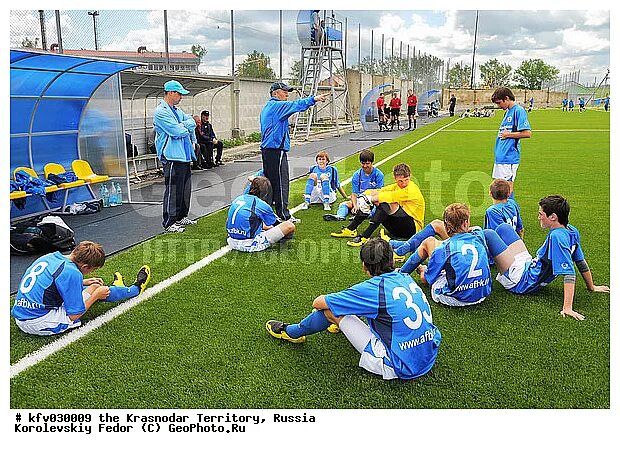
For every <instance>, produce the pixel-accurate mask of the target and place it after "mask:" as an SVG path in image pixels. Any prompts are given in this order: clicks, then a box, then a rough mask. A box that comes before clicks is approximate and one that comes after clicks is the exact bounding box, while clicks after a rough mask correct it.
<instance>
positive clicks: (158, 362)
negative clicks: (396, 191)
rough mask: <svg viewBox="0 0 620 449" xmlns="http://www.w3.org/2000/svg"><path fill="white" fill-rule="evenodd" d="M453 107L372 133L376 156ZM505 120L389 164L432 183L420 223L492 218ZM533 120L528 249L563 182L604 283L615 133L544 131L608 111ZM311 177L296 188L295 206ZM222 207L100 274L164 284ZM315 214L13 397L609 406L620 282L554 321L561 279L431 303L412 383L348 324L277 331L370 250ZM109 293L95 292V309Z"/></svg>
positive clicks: (79, 404)
mask: <svg viewBox="0 0 620 449" xmlns="http://www.w3.org/2000/svg"><path fill="white" fill-rule="evenodd" d="M450 120H453V119H446V120H442V121H441V122H439V123H436V124H433V125H429V126H426V127H424V128H422V129H419V130H417V131H415V132H413V133H409V134H407V135H405V136H403V137H401V138H398V139H395V140H393V141H391V142H387V143H385V144H382V145H380V146H378V147H375V148H374V151H375V155H376V159H377V160H381V159H382V158H384V157H386V156H388V155H390V154H392V153H394V152H395V151H397V150H399V149H401V148H403V147H405V146H407V145H408V144H410V143H412V142H414V141H416V140H418V139H419V138H420V137H422V136H425V135H428V134H430V133H431V132H433V131H435V130H437V129H438V128H439V127H441V126H443V125H445V124H447V123H449V121H450ZM499 120H500V117H499V116H496V117H494V118H491V119H474V118H469V119H465V120H461V121H459V122H458V123H456V124H454V125H452V126H450V127H448V128H447V129H446V130H445V131H442V132H439V133H438V134H436V135H434V136H432V137H431V138H429V139H427V140H425V141H424V142H422V143H420V144H418V145H416V146H414V147H412V148H411V149H409V150H407V151H406V152H404V153H403V154H401V155H400V156H398V157H396V158H394V159H392V160H391V161H389V162H388V163H387V164H385V165H384V166H382V167H381V168H382V169H383V171H384V173H385V174H386V180H387V181H389V182H391V181H392V176H391V167H392V166H393V165H394V164H396V163H398V162H407V163H408V164H410V166H411V167H412V170H413V176H414V177H415V178H416V179H417V181H418V184H419V185H420V188H421V189H422V192H423V193H424V195H425V197H426V200H427V211H426V221H427V222H429V221H430V220H431V219H433V218H437V217H439V216H440V214H441V212H442V210H443V207H445V205H447V204H449V203H451V202H454V201H467V202H468V203H470V204H471V206H472V211H473V217H472V222H474V223H478V224H481V223H482V217H483V214H484V210H485V209H486V207H487V206H488V205H489V204H490V200H489V199H488V195H487V189H488V184H489V183H490V176H489V173H490V172H491V169H492V165H493V143H494V139H495V135H496V132H497V128H498V126H499ZM530 120H531V123H532V128H533V130H534V135H533V138H532V139H529V140H527V141H523V143H522V149H523V155H522V161H521V168H520V169H519V173H518V177H517V182H516V184H515V186H516V188H515V190H516V198H517V200H518V201H519V203H520V206H521V210H522V214H523V221H524V225H525V242H526V245H527V246H528V249H530V252H534V251H535V250H536V249H537V248H538V247H539V246H540V244H541V243H542V241H543V239H544V237H545V231H544V230H542V229H540V228H539V225H538V222H537V220H536V213H537V209H538V205H537V202H538V200H539V199H540V198H541V197H543V196H545V195H548V194H552V193H558V194H562V195H564V196H566V197H567V198H568V199H569V201H570V203H571V206H572V212H571V216H570V221H571V223H572V224H574V225H575V226H577V227H578V228H579V230H580V231H581V236H582V243H583V247H584V252H585V254H586V258H587V260H588V263H589V265H590V267H591V268H592V271H593V274H594V280H595V282H596V283H598V284H607V285H608V284H609V279H610V271H609V253H610V251H609V148H610V147H609V145H610V143H609V132H590V131H582V132H575V131H570V132H569V131H566V132H558V131H555V132H544V130H563V129H564V130H568V129H570V130H573V129H585V130H587V129H608V128H609V116H608V115H607V114H601V113H596V112H593V113H586V114H577V113H572V114H566V113H561V112H560V111H534V113H532V114H530ZM474 129H477V130H479V131H476V132H472V131H469V130H474ZM293 151H294V150H293ZM337 167H338V169H339V171H340V176H341V179H345V178H347V177H349V176H350V175H351V174H352V173H353V171H354V170H356V169H357V168H358V167H359V163H358V161H357V156H356V155H355V156H352V157H350V158H348V159H346V160H343V161H340V162H339V163H338V164H337ZM303 186H304V181H301V182H296V183H294V184H293V185H292V192H291V203H292V204H297V203H299V202H300V201H301V194H302V191H303ZM345 190H347V191H350V186H346V187H345ZM225 212H226V211H220V212H218V213H215V214H212V215H211V216H208V217H205V218H203V219H201V220H199V222H198V224H197V225H196V226H193V227H190V228H188V229H187V231H186V232H185V233H184V234H182V235H175V236H172V235H163V236H160V237H157V238H155V239H152V240H150V241H148V242H145V243H143V244H141V245H137V246H136V247H134V248H132V249H130V250H128V251H126V252H123V253H121V254H119V255H117V256H114V257H112V258H110V260H108V262H107V263H106V266H105V267H104V268H102V269H101V270H100V271H99V272H98V273H96V275H100V276H103V277H105V278H106V279H108V278H111V275H112V273H113V272H114V271H116V270H120V271H121V272H123V274H125V276H126V277H129V276H130V273H134V272H135V270H137V268H138V267H139V266H140V265H141V264H142V263H149V264H150V265H151V267H152V269H153V283H157V282H159V281H162V280H164V279H166V278H168V277H169V276H171V275H172V274H174V273H176V272H178V271H180V270H181V269H182V268H184V267H185V266H188V265H190V264H191V263H192V262H194V261H196V260H199V259H200V258H202V257H204V256H205V255H207V254H209V253H211V252H213V251H214V250H215V249H217V248H219V247H220V246H222V245H223V244H225V231H224V227H225V219H226V214H225ZM322 214H323V211H322V209H321V208H320V207H318V206H317V207H312V208H311V209H310V210H308V211H303V212H299V213H298V214H297V216H299V217H300V218H302V220H303V221H302V223H301V224H300V225H299V227H298V231H297V233H296V237H295V240H293V241H292V242H289V243H286V244H282V245H279V246H278V247H276V248H273V249H271V250H269V251H267V252H265V253H262V254H239V253H230V254H229V255H227V256H225V257H223V258H221V259H219V260H217V261H215V262H214V263H212V264H210V265H208V266H207V267H205V268H204V269H202V270H200V271H199V272H196V273H195V274H193V275H191V276H190V277H188V278H186V279H184V280H183V281H181V282H179V283H177V284H175V285H173V286H171V287H170V288H168V289H167V290H165V291H164V292H162V293H160V294H158V295H156V296H154V297H153V298H151V299H149V300H147V301H145V302H143V303H142V304H140V305H139V306H137V307H135V308H133V309H132V310H130V311H129V312H127V313H125V314H124V315H122V316H120V317H119V318H117V319H115V320H113V321H111V322H110V323H108V324H106V325H104V326H102V327H101V328H99V329H98V330H97V331H95V332H92V333H90V334H89V335H88V336H86V337H85V338H83V339H81V340H80V341H78V342H76V343H74V344H72V345H70V346H69V347H67V348H65V349H63V350H62V351H60V352H58V353H56V354H54V355H53V356H51V357H49V358H48V359H46V360H44V361H42V362H40V363H39V364H38V365H36V366H34V367H32V368H30V369H28V370H27V371H25V372H23V373H22V374H20V375H19V376H17V377H15V378H14V379H12V381H11V407H13V408H227V409H230V408H609V407H610V367H609V360H610V337H609V335H610V313H609V309H610V307H609V296H608V295H604V294H594V293H590V292H588V291H587V290H586V289H585V286H584V284H583V281H581V280H578V283H577V289H576V295H575V297H576V299H575V309H576V310H577V311H579V312H581V313H583V314H585V315H586V317H587V319H586V320H585V321H583V322H577V321H575V320H573V319H569V318H561V317H560V315H559V313H558V312H559V310H560V308H561V303H562V282H561V280H556V281H555V282H554V283H552V284H551V285H549V286H547V287H546V288H545V289H543V290H542V291H541V292H540V293H538V294H535V295H531V296H515V295H512V294H509V293H507V292H505V291H504V290H503V288H502V287H501V286H500V285H499V284H498V283H497V282H494V284H493V293H492V295H491V296H490V298H488V300H487V301H485V302H484V303H483V304H480V305H479V306H475V307H472V308H469V309H452V308H448V307H443V306H440V305H436V304H434V303H432V304H431V307H432V311H433V319H434V322H435V323H436V324H437V326H438V327H439V328H440V330H441V332H442V335H443V341H442V345H441V348H440V351H439V356H438V359H437V362H436V364H435V367H434V368H433V370H432V371H431V372H430V374H428V375H427V376H425V377H424V378H421V379H419V380H416V381H408V382H402V381H390V382H386V381H383V380H381V379H380V378H378V377H377V376H374V375H371V374H369V373H367V372H365V371H364V370H362V369H361V368H359V367H358V366H357V362H358V354H357V353H356V351H355V350H354V349H353V347H352V346H351V345H350V344H349V343H348V341H347V340H346V338H345V337H344V336H343V335H342V334H336V335H332V334H329V333H327V332H325V333H322V334H319V335H313V336H310V337H309V338H308V339H307V342H306V343H305V344H303V345H292V344H288V343H286V342H281V341H277V340H274V339H272V338H271V337H270V336H269V335H268V334H267V333H266V331H265V330H264V323H265V321H267V320H268V319H274V318H275V319H283V320H286V321H289V322H290V321H293V322H294V321H296V320H299V319H301V318H303V317H304V316H305V315H306V314H307V313H309V312H310V310H311V302H312V300H313V299H314V298H315V297H316V296H318V295H320V294H323V293H327V292H332V291H338V290H341V289H343V288H345V287H347V286H349V285H351V284H353V283H355V282H359V281H361V280H363V279H364V275H363V273H362V271H361V267H360V262H359V255H358V254H359V252H358V251H357V250H354V249H352V248H349V247H347V246H346V245H345V243H346V242H345V240H338V239H332V238H330V237H329V232H331V231H332V230H334V229H339V224H338V223H335V224H334V223H327V222H324V221H323V220H322V219H321V216H322ZM362 226H365V225H362ZM320 273H326V274H325V275H323V276H322V277H320ZM423 289H424V290H425V291H426V292H427V293H428V288H427V287H426V286H424V287H423ZM109 307H111V306H110V305H107V304H97V305H96V306H95V307H93V308H92V309H91V310H90V311H89V312H88V314H87V315H86V317H85V319H84V321H87V320H88V319H92V318H93V317H94V316H97V315H99V314H101V313H103V312H104V311H105V310H106V309H108V308H109ZM53 338H54V337H44V338H41V337H37V338H35V337H28V336H26V335H23V334H22V333H20V332H19V331H18V330H17V328H16V327H15V325H14V323H13V322H11V353H10V355H11V363H14V362H15V361H17V360H18V359H20V358H21V357H23V356H24V355H26V354H28V353H29V352H31V351H33V350H35V349H37V348H39V347H41V346H43V345H45V344H47V343H49V342H50V341H51V340H53ZM59 385H60V386H61V387H59Z"/></svg>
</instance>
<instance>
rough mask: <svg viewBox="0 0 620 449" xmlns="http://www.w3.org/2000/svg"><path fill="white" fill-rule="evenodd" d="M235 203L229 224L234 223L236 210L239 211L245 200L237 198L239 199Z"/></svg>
mask: <svg viewBox="0 0 620 449" xmlns="http://www.w3.org/2000/svg"><path fill="white" fill-rule="evenodd" d="M235 204H236V205H237V208H236V209H235V211H234V212H233V216H232V221H231V224H235V217H236V216H237V212H239V209H241V207H242V206H243V205H245V201H241V200H239V201H236V202H235Z"/></svg>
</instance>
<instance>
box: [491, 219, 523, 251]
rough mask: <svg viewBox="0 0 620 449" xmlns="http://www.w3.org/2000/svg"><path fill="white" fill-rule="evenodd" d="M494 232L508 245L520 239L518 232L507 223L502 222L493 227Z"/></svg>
mask: <svg viewBox="0 0 620 449" xmlns="http://www.w3.org/2000/svg"><path fill="white" fill-rule="evenodd" d="M495 232H497V235H499V237H500V238H501V239H502V240H503V241H504V243H505V244H506V245H508V246H510V245H512V244H513V243H514V242H516V241H517V240H519V239H520V237H519V234H517V231H515V230H514V229H513V228H512V225H509V224H508V223H502V224H501V225H499V226H498V227H497V228H495Z"/></svg>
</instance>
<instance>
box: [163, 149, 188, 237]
mask: <svg viewBox="0 0 620 449" xmlns="http://www.w3.org/2000/svg"><path fill="white" fill-rule="evenodd" d="M161 163H162V166H163V168H164V182H165V185H166V188H165V190H164V201H163V203H164V204H163V218H164V219H163V222H162V226H163V227H164V228H167V227H169V226H170V225H172V224H174V223H176V222H177V221H179V220H182V219H183V218H185V217H187V214H188V213H189V202H190V199H191V195H192V170H191V162H180V161H169V160H167V159H166V158H164V157H162V159H161Z"/></svg>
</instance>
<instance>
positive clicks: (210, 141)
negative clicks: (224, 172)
mask: <svg viewBox="0 0 620 449" xmlns="http://www.w3.org/2000/svg"><path fill="white" fill-rule="evenodd" d="M200 119H201V121H202V125H201V127H200V128H201V131H202V135H203V137H204V139H205V144H206V147H207V159H206V160H207V165H209V164H211V165H212V166H215V165H224V163H223V162H222V151H223V150H224V144H223V143H222V142H221V141H220V140H218V139H217V137H216V136H215V131H213V125H211V122H209V111H202V112H201V113H200ZM214 148H215V149H216V153H215V161H213V149H214Z"/></svg>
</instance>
